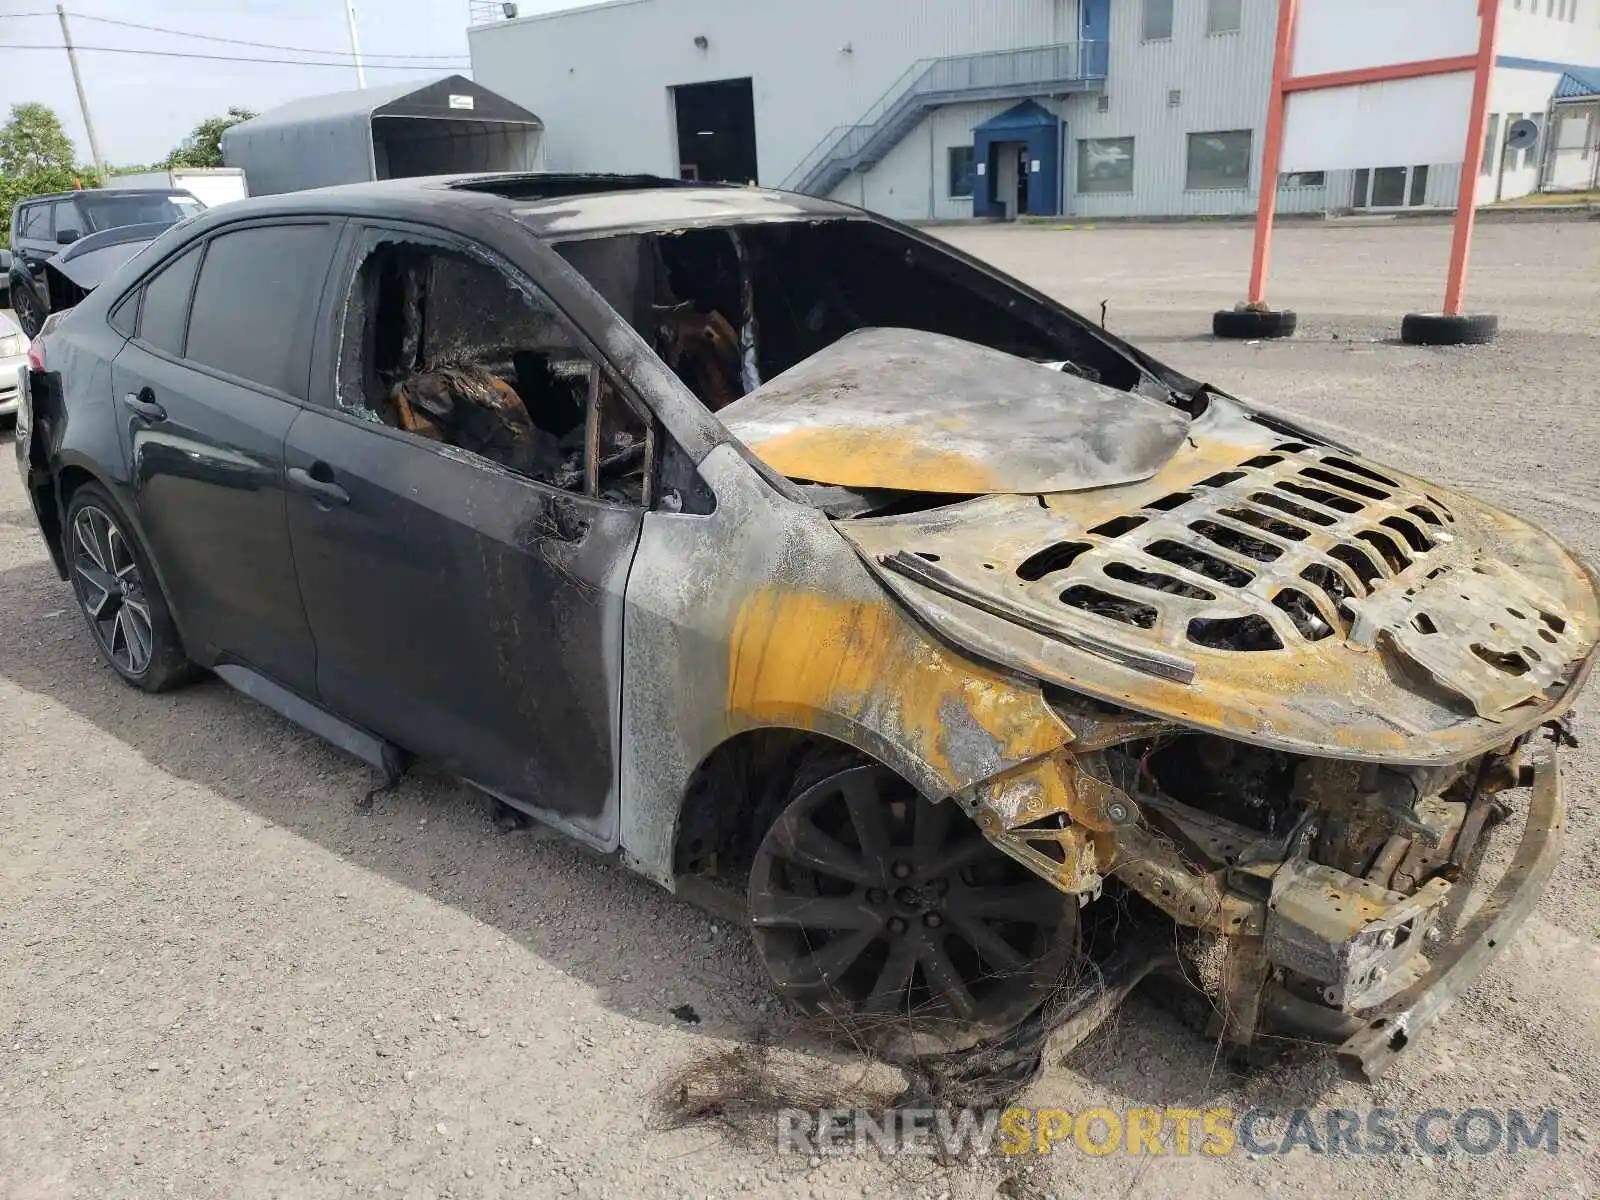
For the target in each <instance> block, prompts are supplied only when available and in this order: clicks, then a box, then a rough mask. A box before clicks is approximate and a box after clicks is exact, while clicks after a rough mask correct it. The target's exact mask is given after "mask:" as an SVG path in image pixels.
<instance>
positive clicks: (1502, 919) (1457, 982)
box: [1339, 746, 1566, 1079]
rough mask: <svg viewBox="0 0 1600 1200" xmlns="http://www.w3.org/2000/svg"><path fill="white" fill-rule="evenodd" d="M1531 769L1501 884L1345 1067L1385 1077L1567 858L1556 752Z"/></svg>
mask: <svg viewBox="0 0 1600 1200" xmlns="http://www.w3.org/2000/svg"><path fill="white" fill-rule="evenodd" d="M1533 766H1534V780H1533V798H1532V800H1531V801H1530V803H1529V805H1528V818H1527V824H1526V826H1525V827H1524V829H1523V834H1522V841H1521V843H1520V844H1519V845H1518V847H1517V852H1516V856H1515V857H1514V858H1513V859H1512V862H1511V866H1510V868H1509V869H1508V870H1507V871H1506V873H1505V875H1504V877H1503V878H1502V879H1501V880H1500V884H1499V886H1498V887H1496V888H1495V890H1494V891H1493V892H1491V893H1490V894H1489V895H1488V896H1487V897H1486V898H1485V899H1484V902H1483V905H1482V907H1481V908H1480V909H1479V910H1478V913H1477V915H1476V916H1475V917H1474V918H1473V920H1472V922H1471V924H1470V925H1468V926H1467V928H1466V929H1465V930H1464V931H1463V933H1462V935H1461V936H1460V937H1459V938H1458V939H1457V940H1456V941H1455V942H1453V943H1452V944H1451V945H1449V946H1447V947H1445V948H1444V949H1443V950H1442V951H1441V952H1440V953H1439V954H1438V955H1436V956H1435V957H1434V959H1433V966H1432V969H1430V970H1429V971H1428V973H1427V974H1425V975H1424V976H1423V977H1422V978H1421V979H1419V980H1417V981H1416V982H1415V983H1413V984H1412V985H1411V986H1410V987H1408V988H1407V989H1406V990H1405V991H1404V992H1402V993H1400V995H1398V996H1397V997H1395V999H1394V1000H1393V1001H1392V1002H1391V1005H1389V1006H1386V1007H1387V1008H1388V1011H1386V1012H1384V1013H1382V1014H1381V1015H1378V1016H1376V1017H1374V1018H1372V1019H1371V1020H1370V1021H1369V1022H1368V1024H1367V1026H1366V1028H1364V1029H1362V1030H1361V1031H1360V1032H1359V1033H1357V1034H1355V1035H1353V1036H1352V1037H1350V1038H1349V1039H1347V1040H1346V1041H1345V1042H1344V1044H1343V1045H1342V1046H1340V1047H1339V1059H1340V1061H1341V1063H1343V1064H1344V1065H1345V1067H1346V1068H1347V1069H1349V1070H1351V1071H1353V1072H1356V1073H1358V1074H1359V1075H1361V1076H1364V1077H1365V1078H1367V1079H1374V1078H1376V1077H1377V1076H1378V1075H1379V1074H1381V1073H1382V1072H1383V1071H1384V1070H1385V1069H1386V1068H1387V1067H1388V1066H1389V1065H1390V1064H1391V1063H1392V1062H1393V1061H1394V1060H1395V1058H1396V1056H1398V1055H1399V1053H1400V1052H1401V1051H1402V1050H1404V1049H1405V1048H1406V1047H1407V1046H1408V1045H1410V1044H1411V1043H1412V1042H1413V1041H1415V1040H1416V1038H1417V1036H1418V1035H1419V1034H1421V1033H1422V1032H1423V1031H1424V1030H1425V1029H1427V1028H1428V1027H1429V1026H1430V1025H1432V1024H1433V1023H1434V1022H1435V1021H1436V1020H1438V1019H1439V1016H1440V1015H1441V1014H1442V1013H1443V1012H1444V1011H1445V1010H1446V1009H1447V1008H1449V1007H1450V1005H1451V1004H1453V1003H1454V1002H1455V1001H1456V999H1457V998H1458V997H1459V996H1460V995H1461V994H1462V993H1463V992H1465V991H1466V990H1467V988H1469V987H1471V986H1472V984H1473V983H1474V982H1475V981H1476V980H1477V978H1478V976H1479V975H1481V974H1482V973H1483V970H1484V968H1485V967H1487V966H1488V965H1489V962H1490V961H1491V960H1492V959H1493V958H1494V956H1495V955H1496V954H1498V953H1499V952H1500V950H1501V949H1502V948H1503V947H1504V946H1505V944H1506V941H1507V939H1508V938H1510V937H1511V936H1512V935H1513V934H1514V933H1515V932H1516V931H1517V929H1518V928H1519V927H1520V926H1521V925H1522V923H1523V921H1525V920H1526V919H1527V917H1528V914H1529V913H1531V912H1532V911H1533V909H1534V906H1535V905H1536V904H1538V902H1539V897H1540V896H1541V895H1543V893H1544V889H1545V885H1546V884H1547V883H1549V881H1550V875H1551V873H1552V872H1553V871H1554V870H1555V867H1556V861H1557V860H1558V859H1559V858H1560V856H1561V841H1562V833H1563V831H1564V830H1565V827H1566V804H1565V802H1564V800H1563V799H1562V795H1561V775H1560V765H1559V762H1558V758H1557V750H1556V748H1555V747H1554V746H1550V747H1545V748H1542V749H1541V752H1540V753H1539V755H1538V757H1537V758H1536V759H1535V762H1534V764H1533Z"/></svg>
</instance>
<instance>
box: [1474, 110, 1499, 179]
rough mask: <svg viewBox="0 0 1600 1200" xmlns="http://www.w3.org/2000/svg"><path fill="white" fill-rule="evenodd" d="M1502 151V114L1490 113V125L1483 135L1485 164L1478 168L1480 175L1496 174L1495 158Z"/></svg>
mask: <svg viewBox="0 0 1600 1200" xmlns="http://www.w3.org/2000/svg"><path fill="white" fill-rule="evenodd" d="M1499 149H1500V114H1499V113H1490V114H1489V124H1488V126H1487V128H1485V130H1484V133H1483V164H1482V165H1481V166H1479V168H1478V174H1479V175H1493V174H1494V156H1495V153H1496V151H1498V150H1499Z"/></svg>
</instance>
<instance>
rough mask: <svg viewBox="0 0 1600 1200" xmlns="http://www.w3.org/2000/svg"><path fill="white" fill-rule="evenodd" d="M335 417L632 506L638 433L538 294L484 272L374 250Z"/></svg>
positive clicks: (467, 258)
mask: <svg viewBox="0 0 1600 1200" xmlns="http://www.w3.org/2000/svg"><path fill="white" fill-rule="evenodd" d="M338 397H339V403H340V406H341V407H343V408H345V409H346V410H348V411H350V412H353V413H356V414H357V415H360V416H362V417H365V418H367V419H368V420H374V421H379V422H382V423H383V424H385V425H389V426H391V427H393V428H396V429H402V430H404V431H406V432H407V433H410V434H413V435H414V436H416V437H419V438H423V439H426V440H428V441H434V442H442V443H445V444H448V445H451V446H455V447H457V448H459V449H462V450H467V451H470V452H472V453H474V454H477V455H480V456H482V457H484V458H487V459H489V460H491V461H493V462H496V463H498V464H500V465H501V466H503V467H506V468H508V469H510V470H512V471H515V472H517V473H519V474H522V475H526V476H527V477H528V478H530V479H534V480H537V481H539V482H541V483H547V484H552V485H554V486H556V487H560V488H564V489H567V490H571V491H583V492H588V493H589V494H592V495H600V496H604V497H607V498H610V499H614V500H619V501H631V502H634V503H637V502H639V501H640V498H641V496H642V494H643V488H644V479H645V468H646V465H647V458H648V453H647V450H648V434H647V425H646V422H645V421H644V420H643V419H642V418H641V417H640V416H639V415H638V414H637V413H636V412H635V411H634V409H633V407H632V406H631V405H630V404H629V403H628V402H627V401H626V400H625V399H624V398H623V396H622V395H621V392H620V390H619V389H618V388H617V387H616V386H615V385H614V383H613V381H612V380H611V378H610V376H609V374H608V373H607V372H606V371H605V370H604V369H603V368H602V367H601V366H599V365H598V364H597V363H596V362H595V361H594V360H593V359H592V358H591V357H590V356H589V355H588V354H587V353H586V351H585V348H584V347H583V345H582V344H581V343H580V342H579V341H578V339H577V338H576V337H575V336H574V335H573V333H572V331H571V330H570V329H569V328H568V327H567V325H566V324H565V322H564V320H563V319H562V317H561V316H560V314H559V313H557V312H556V310H555V309H554V307H553V306H551V305H550V304H549V303H548V302H547V301H546V300H544V298H543V297H542V296H539V295H536V294H533V293H531V292H530V291H528V290H527V289H526V288H523V287H520V286H518V282H517V280H516V279H515V278H514V277H513V276H512V275H511V274H509V273H508V272H507V271H506V270H504V269H502V268H501V267H500V266H499V265H498V264H496V263H493V262H490V261H487V260H486V259H484V258H481V257H477V256H474V255H469V254H467V253H465V252H463V251H461V250H458V249H455V248H453V247H450V246H446V245H442V244H434V243H430V242H427V241H423V240H404V241H400V240H391V239H375V240H374V241H373V242H372V243H371V244H370V245H369V246H368V248H367V252H366V255H365V258H364V260H363V262H362V265H361V268H360V270H359V272H358V273H357V275H356V279H355V283H354V285H353V287H352V289H351V294H350V296H349V298H348V302H347V304H346V309H345V322H344V337H343V339H342V345H341V352H340V361H339V390H338Z"/></svg>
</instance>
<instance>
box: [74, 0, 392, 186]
mask: <svg viewBox="0 0 1600 1200" xmlns="http://www.w3.org/2000/svg"><path fill="white" fill-rule="evenodd" d="M56 16H57V17H59V18H61V40H62V41H63V42H64V43H65V44H66V47H67V62H68V64H69V65H70V66H71V67H72V86H73V87H75V88H77V89H78V111H79V112H80V113H82V114H83V130H84V132H85V133H87V134H88V135H89V157H90V158H92V159H94V167H95V170H97V171H99V172H100V174H101V175H102V176H104V175H105V173H106V160H105V159H103V158H101V157H100V143H99V141H98V140H96V138H95V136H94V122H93V121H91V120H90V119H89V100H88V97H86V96H85V95H84V94H83V76H82V75H80V74H78V52H77V51H76V50H74V49H73V48H72V30H70V29H68V28H67V10H66V9H64V8H62V7H61V5H59V4H58V5H56ZM357 70H360V68H359V67H358V68H357Z"/></svg>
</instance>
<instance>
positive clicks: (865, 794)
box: [747, 755, 1079, 1061]
mask: <svg viewBox="0 0 1600 1200" xmlns="http://www.w3.org/2000/svg"><path fill="white" fill-rule="evenodd" d="M778 796H779V797H781V801H782V802H781V811H778V812H777V813H776V814H774V815H775V819H773V820H772V823H771V826H770V828H768V829H766V831H765V836H764V837H762V838H760V841H759V844H758V845H757V847H756V849H755V853H754V856H753V861H752V863H751V868H750V878H749V884H748V894H747V901H748V905H749V914H750V924H751V929H752V934H753V936H754V939H755V943H756V951H757V954H758V956H759V957H760V958H761V960H762V962H763V964H764V965H765V966H766V968H767V970H768V973H769V974H770V975H771V976H772V979H773V983H774V986H775V988H776V989H777V991H778V993H779V995H780V996H782V997H783V998H784V999H785V1000H786V1001H787V1002H788V1003H789V1004H790V1005H791V1006H792V1007H794V1008H795V1009H797V1010H799V1011H800V1012H802V1013H805V1014H808V1015H811V1016H814V1017H818V1018H821V1019H822V1020H823V1022H824V1025H825V1029H826V1030H827V1031H828V1032H831V1033H833V1034H835V1035H836V1036H840V1037H842V1038H843V1039H845V1040H847V1041H849V1042H852V1043H854V1044H855V1045H857V1046H861V1047H867V1048H870V1049H872V1050H873V1051H875V1052H876V1053H878V1054H880V1055H882V1056H884V1057H885V1058H888V1059H890V1060H892V1061H907V1060H909V1059H912V1058H917V1057H920V1056H923V1055H926V1054H948V1053H951V1052H956V1051H960V1050H964V1049H966V1048H968V1047H970V1046H972V1045H974V1044H975V1043H977V1042H980V1041H983V1040H985V1039H993V1038H998V1037H1003V1036H1004V1035H1005V1034H1006V1033H1008V1032H1009V1031H1010V1030H1012V1029H1014V1028H1016V1027H1017V1026H1018V1025H1019V1024H1020V1023H1021V1022H1022V1021H1024V1020H1025V1019H1026V1018H1027V1017H1028V1016H1029V1015H1030V1014H1031V1013H1033V1012H1035V1011H1036V1010H1037V1009H1038V1008H1039V1007H1040V1005H1042V1004H1043V1003H1044V1002H1045V1001H1046V1000H1047V999H1049V998H1050V997H1051V996H1052V995H1054V994H1055V993H1056V991H1057V990H1058V988H1059V986H1060V980H1061V978H1062V976H1063V974H1064V972H1065V971H1066V970H1067V968H1068V967H1069V966H1070V965H1071V963H1072V962H1074V961H1075V960H1076V957H1077V955H1078V953H1079V944H1078V909H1077V905H1076V904H1075V903H1074V902H1073V901H1072V900H1071V898H1069V897H1066V896H1063V895H1061V893H1060V892H1058V891H1056V890H1055V888H1053V887H1052V886H1051V885H1050V884H1049V883H1048V882H1046V881H1045V880H1043V879H1040V878H1039V877H1038V876H1036V875H1034V874H1032V873H1031V872H1030V871H1028V870H1027V869H1026V868H1025V867H1022V866H1020V865H1019V864H1017V863H1016V862H1014V861H1013V860H1012V859H1010V858H1008V857H1007V856H1006V855H1004V854H1003V853H1001V851H1000V850H998V849H997V848H995V847H994V846H993V845H991V844H990V843H989V842H988V841H987V839H985V838H984V837H983V834H982V833H981V832H980V831H979V830H978V827H977V825H976V824H975V823H974V822H973V821H971V820H970V818H968V817H967V816H966V814H965V813H963V812H962V811H961V810H960V809H959V808H958V807H957V806H956V804H955V802H954V801H953V800H948V799H947V800H944V801H942V802H940V803H938V804H935V803H933V802H931V801H928V800H926V799H924V798H923V797H922V796H921V795H919V794H918V793H917V792H916V790H915V789H914V788H913V787H912V786H911V785H910V784H909V783H907V782H906V781H905V780H903V779H901V778H900V777H899V776H898V775H896V774H895V773H894V772H892V771H890V770H889V769H888V768H886V767H884V766H881V765H879V764H876V763H872V762H866V761H862V760H860V759H854V760H851V759H845V760H841V759H839V758H838V757H836V756H827V755H823V756H818V757H817V758H813V759H811V760H810V761H804V762H802V763H801V764H800V767H799V769H798V770H797V771H796V772H795V773H794V774H793V775H792V776H791V777H790V780H789V783H788V786H787V787H784V788H782V789H780V790H779V791H778ZM873 844H876V845H877V846H878V847H880V848H881V849H880V852H877V853H874V852H873V850H872V846H873Z"/></svg>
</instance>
